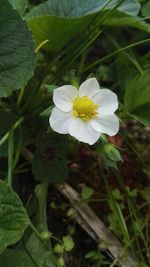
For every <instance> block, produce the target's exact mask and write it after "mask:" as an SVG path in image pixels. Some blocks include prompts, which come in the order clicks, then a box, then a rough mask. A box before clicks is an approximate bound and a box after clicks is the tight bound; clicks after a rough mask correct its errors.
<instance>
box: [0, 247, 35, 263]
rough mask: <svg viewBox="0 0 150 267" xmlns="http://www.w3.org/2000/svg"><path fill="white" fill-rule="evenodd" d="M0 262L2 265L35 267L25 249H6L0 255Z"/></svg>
mask: <svg viewBox="0 0 150 267" xmlns="http://www.w3.org/2000/svg"><path fill="white" fill-rule="evenodd" d="M0 263H3V267H10V266H11V267H27V266H28V267H35V264H34V263H33V262H32V260H31V259H30V257H29V256H28V255H27V253H26V252H25V251H15V250H12V249H7V250H6V251H4V252H3V253H2V254H1V255H0Z"/></svg>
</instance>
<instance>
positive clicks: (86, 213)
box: [22, 148, 139, 267]
mask: <svg viewBox="0 0 150 267" xmlns="http://www.w3.org/2000/svg"><path fill="white" fill-rule="evenodd" d="M22 154H23V156H24V158H25V159H27V161H29V162H30V163H32V159H33V154H32V152H31V151H30V150H29V149H27V148H24V149H23V151H22ZM55 188H56V189H57V190H58V191H59V193H60V194H62V195H63V196H64V197H66V198H67V199H68V200H69V201H70V203H71V204H72V206H73V207H74V208H75V209H76V217H75V220H76V221H77V222H78V224H79V225H80V226H81V227H82V228H83V229H84V230H85V231H86V232H87V233H88V234H89V235H90V236H91V238H92V239H93V240H95V241H96V242H97V243H98V244H100V242H101V243H102V244H105V249H106V250H108V251H109V252H110V253H111V255H112V256H113V258H115V260H116V261H117V262H118V263H119V264H121V266H122V267H139V264H138V262H137V261H136V259H135V258H134V257H133V255H131V253H130V251H129V250H128V249H126V248H124V247H123V245H122V244H121V242H120V241H119V240H118V239H117V238H116V237H115V236H114V235H113V234H112V233H111V231H110V230H109V229H108V228H107V227H106V226H105V225H104V223H103V222H102V221H101V220H100V218H99V217H98V216H97V215H96V214H95V213H94V211H93V210H92V209H91V208H90V207H89V206H88V205H86V204H82V203H81V201H80V196H79V194H78V193H77V192H76V191H75V190H74V189H73V188H72V187H71V186H70V185H68V184H67V183H61V184H56V185H55Z"/></svg>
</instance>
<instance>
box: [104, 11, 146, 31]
mask: <svg viewBox="0 0 150 267" xmlns="http://www.w3.org/2000/svg"><path fill="white" fill-rule="evenodd" d="M102 25H107V26H110V27H113V26H117V27H127V26H130V27H135V28H137V29H139V30H142V31H146V32H150V25H149V23H146V22H145V21H143V20H141V18H140V17H137V16H134V17H133V16H129V15H127V14H124V13H122V12H115V13H113V14H112V15H110V16H109V17H108V18H107V20H105V21H104V22H103V23H102Z"/></svg>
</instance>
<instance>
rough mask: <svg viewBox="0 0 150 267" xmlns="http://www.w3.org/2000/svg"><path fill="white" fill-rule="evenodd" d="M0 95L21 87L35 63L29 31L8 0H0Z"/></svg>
mask: <svg viewBox="0 0 150 267" xmlns="http://www.w3.org/2000/svg"><path fill="white" fill-rule="evenodd" d="M0 40H1V42H0V97H6V96H9V95H10V94H11V93H12V92H13V91H14V90H17V89H20V88H23V87H24V86H25V85H26V83H27V81H28V80H29V79H30V78H31V77H32V75H33V70H34V67H35V53H34V42H33V39H32V35H31V32H30V31H29V29H28V28H27V26H26V23H25V21H23V20H22V19H21V17H20V16H19V14H18V12H17V11H16V10H14V9H13V7H12V6H11V5H10V4H9V3H8V1H7V0H1V1H0Z"/></svg>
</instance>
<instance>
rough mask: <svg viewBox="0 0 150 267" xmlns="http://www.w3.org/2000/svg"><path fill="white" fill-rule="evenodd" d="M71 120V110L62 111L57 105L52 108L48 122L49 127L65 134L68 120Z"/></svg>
mask: <svg viewBox="0 0 150 267" xmlns="http://www.w3.org/2000/svg"><path fill="white" fill-rule="evenodd" d="M72 120H73V117H72V114H71V112H63V111H62V110H60V109H58V108H57V107H55V108H53V110H52V113H51V116H50V118H49V123H50V126H51V128H52V129H53V130H54V131H55V132H57V133H60V134H67V133H68V128H69V124H70V122H71V121H72Z"/></svg>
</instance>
